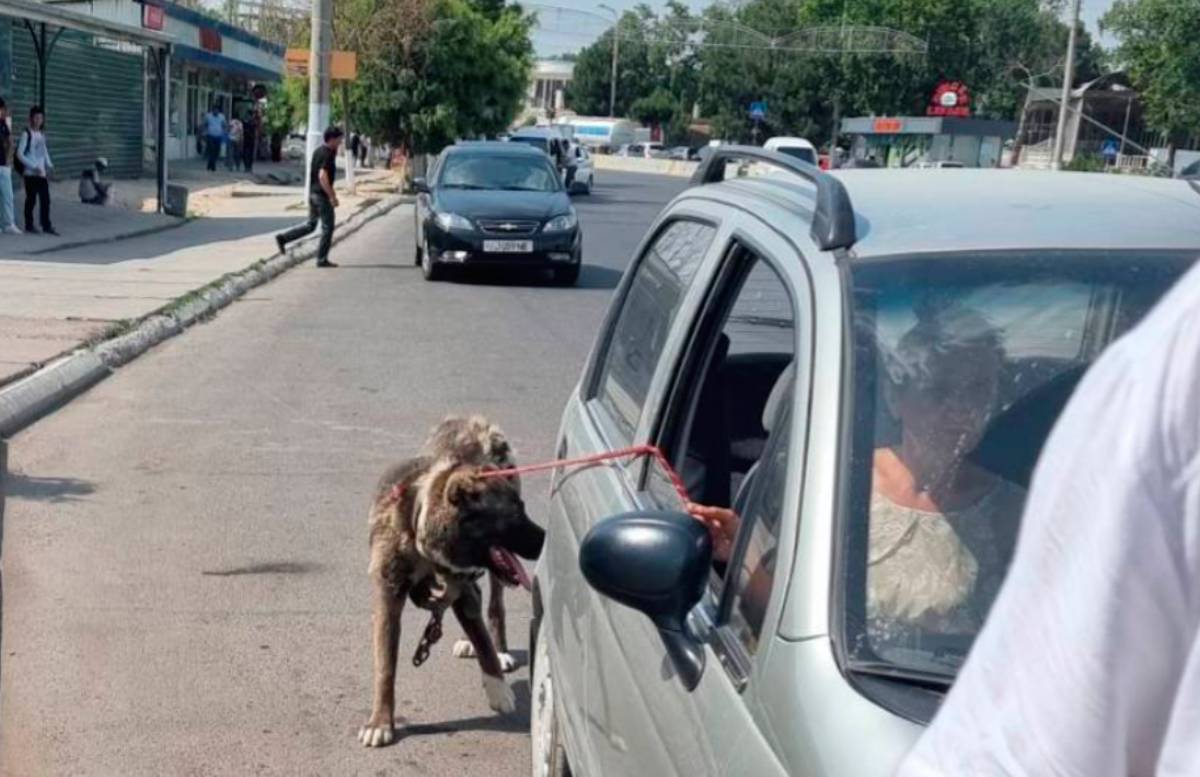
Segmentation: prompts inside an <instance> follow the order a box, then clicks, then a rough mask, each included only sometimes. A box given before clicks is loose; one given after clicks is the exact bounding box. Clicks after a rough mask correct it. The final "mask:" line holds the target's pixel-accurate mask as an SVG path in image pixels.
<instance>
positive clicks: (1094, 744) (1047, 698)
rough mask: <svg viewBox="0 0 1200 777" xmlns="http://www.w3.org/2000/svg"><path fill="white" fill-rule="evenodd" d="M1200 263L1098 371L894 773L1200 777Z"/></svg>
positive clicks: (1076, 400) (1061, 428) (1066, 423)
mask: <svg viewBox="0 0 1200 777" xmlns="http://www.w3.org/2000/svg"><path fill="white" fill-rule="evenodd" d="M1197 331H1200V267H1195V268H1193V269H1192V270H1191V271H1190V272H1189V273H1188V274H1187V275H1185V276H1184V277H1183V279H1182V280H1180V281H1179V282H1178V283H1177V284H1176V286H1175V288H1174V289H1172V290H1171V291H1170V292H1169V293H1168V294H1167V296H1166V297H1164V298H1163V300H1162V301H1161V302H1160V303H1159V305H1158V306H1157V307H1156V308H1155V309H1154V310H1152V311H1151V312H1150V314H1149V315H1148V316H1146V318H1145V320H1144V321H1142V323H1140V324H1139V325H1138V326H1137V327H1136V328H1134V329H1133V330H1132V331H1130V332H1129V334H1127V335H1126V336H1125V337H1123V338H1122V339H1121V340H1119V341H1117V342H1116V343H1114V344H1113V345H1112V346H1111V347H1109V348H1108V350H1107V351H1105V353H1104V354H1103V355H1102V356H1101V357H1100V358H1099V359H1098V360H1097V361H1096V363H1095V365H1094V366H1093V367H1092V368H1091V369H1090V370H1088V372H1087V375H1085V376H1084V378H1083V381H1082V382H1081V383H1080V384H1079V387H1078V388H1077V389H1076V390H1075V392H1074V394H1073V395H1072V396H1071V399H1070V402H1069V403H1068V404H1067V407H1066V409H1065V410H1064V411H1063V413H1062V415H1061V416H1060V418H1059V420H1058V422H1057V424H1056V425H1055V427H1054V430H1053V432H1052V433H1051V435H1050V438H1049V440H1048V441H1047V443H1046V447H1045V450H1044V451H1043V452H1042V455H1041V459H1040V461H1039V462H1038V464H1037V469H1036V470H1035V471H1034V475H1033V484H1032V486H1031V487H1030V490H1029V497H1028V500H1027V502H1026V506H1025V513H1024V517H1023V518H1022V521H1021V529H1020V537H1019V539H1018V541H1017V550H1016V554H1015V555H1014V556H1013V560H1012V565H1011V567H1010V568H1009V571H1008V576H1007V578H1006V579H1005V581H1004V585H1003V587H1002V588H1001V589H1000V594H999V596H998V597H997V598H996V601H995V604H994V605H993V606H992V610H991V613H990V614H989V615H988V617H987V620H986V622H985V623H984V626H983V629H982V630H981V631H980V633H979V636H978V637H977V638H976V640H975V643H974V645H973V646H972V647H971V652H970V655H969V656H968V657H967V661H966V663H965V664H964V665H963V667H962V669H961V671H960V672H959V675H958V679H957V680H956V681H955V683H954V687H953V688H952V689H951V690H950V693H949V694H948V695H947V696H946V699H945V701H944V702H943V703H942V705H941V709H940V710H939V711H938V713H937V715H936V717H935V718H934V720H933V723H932V725H930V727H929V728H928V729H927V730H926V731H925V733H924V735H923V736H922V737H921V739H920V740H919V741H918V743H917V745H916V747H915V749H914V750H913V752H912V753H911V754H910V755H909V756H908V758H907V760H906V761H905V762H904V764H903V765H902V766H901V767H900V770H899V771H898V772H897V777H958V776H959V775H980V777H992V776H993V775H995V776H996V777H1000V776H1003V777H1039V776H1040V775H1051V774H1053V775H1056V776H1057V777H1130V776H1131V775H1137V777H1143V776H1144V777H1151V776H1152V775H1157V777H1183V776H1184V775H1197V774H1200V466H1197V465H1198V463H1200V348H1197V341H1196V332H1197Z"/></svg>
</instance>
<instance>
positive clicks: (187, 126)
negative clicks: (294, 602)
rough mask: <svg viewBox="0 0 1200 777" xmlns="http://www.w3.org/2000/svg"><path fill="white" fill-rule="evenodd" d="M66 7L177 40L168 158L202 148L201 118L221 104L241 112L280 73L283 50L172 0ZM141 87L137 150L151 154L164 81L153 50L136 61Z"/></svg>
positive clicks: (94, 1)
mask: <svg viewBox="0 0 1200 777" xmlns="http://www.w3.org/2000/svg"><path fill="white" fill-rule="evenodd" d="M66 5H68V6H69V7H71V8H73V9H75V10H78V11H80V12H84V13H90V14H92V15H94V16H98V17H101V18H104V19H107V20H110V21H114V22H118V23H122V24H127V25H133V26H141V27H144V28H146V29H151V30H157V31H160V32H163V33H165V34H167V35H169V36H171V37H172V38H173V41H174V42H173V43H172V47H171V84H170V103H169V105H168V110H167V119H168V140H167V150H168V157H169V158H170V159H187V158H189V157H198V156H201V155H202V153H203V149H202V145H203V144H202V137H201V136H202V132H201V130H200V124H201V120H202V118H203V116H204V114H205V112H207V110H208V108H209V106H211V105H212V104H214V103H215V104H217V105H219V106H220V107H221V110H222V111H223V112H224V113H225V115H226V116H227V117H232V116H233V115H234V114H236V115H237V116H239V117H240V118H244V117H245V114H246V113H247V112H249V111H250V110H251V107H252V105H253V104H254V102H255V100H256V99H257V98H256V95H257V96H258V97H261V95H262V94H263V88H265V86H266V85H268V84H270V83H271V82H274V81H278V80H280V79H281V78H282V77H283V69H284V48H283V47H282V46H280V45H278V44H275V43H272V42H270V41H266V40H263V39H262V38H259V37H258V36H256V35H254V34H253V33H250V32H247V31H246V30H243V29H241V28H240V27H235V26H233V25H231V24H228V23H227V22H224V21H221V20H220V19H216V18H213V17H211V16H208V15H206V14H203V13H201V12H199V11H195V10H193V9H191V8H185V7H183V6H181V5H177V4H175V3H173V2H170V0H88V1H84V2H70V3H67V4H66ZM136 80H137V81H138V83H139V87H138V89H137V91H138V93H139V95H141V96H142V99H141V101H140V106H139V115H140V116H141V122H142V137H143V138H145V141H144V143H143V144H141V145H140V146H139V148H141V149H143V157H145V158H146V159H149V157H150V154H151V153H152V150H153V144H152V143H153V137H154V123H155V121H156V120H157V119H156V117H157V115H158V95H159V85H158V80H157V76H156V68H155V67H154V63H153V62H152V61H151V59H150V57H149V56H145V57H143V58H142V59H141V60H140V61H139V74H138V77H137V79H136Z"/></svg>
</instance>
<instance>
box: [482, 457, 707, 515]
mask: <svg viewBox="0 0 1200 777" xmlns="http://www.w3.org/2000/svg"><path fill="white" fill-rule="evenodd" d="M641 456H649V457H651V458H652V459H654V460H655V461H656V462H657V463H658V465H659V466H660V467H662V470H663V472H664V473H665V474H666V476H667V478H668V479H669V480H670V481H671V485H672V486H674V488H675V493H677V494H679V498H680V499H682V500H683V501H684V502H685V503H687V502H691V501H692V500H691V497H689V496H688V492H687V486H685V485H684V484H683V478H681V477H680V476H679V473H678V472H676V471H675V468H674V467H672V466H671V462H669V461H667V457H666V456H665V455H664V454H663V452H662V451H661V450H659V448H658V447H657V446H654V445H634V446H632V447H629V448H618V449H617V450H615V451H606V452H604V453H594V454H592V455H590V456H578V457H576V458H573V459H555V460H554V461H544V462H540V463H538V464H526V465H524V466H521V467H510V468H509V469H489V470H484V471H483V472H481V473H479V476H480V477H483V478H504V477H511V476H513V475H524V474H526V473H528V472H543V471H545V470H551V469H558V468H559V467H581V466H584V465H587V464H599V463H601V462H604V461H612V460H614V459H626V458H638V457H641Z"/></svg>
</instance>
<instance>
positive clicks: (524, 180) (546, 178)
mask: <svg viewBox="0 0 1200 777" xmlns="http://www.w3.org/2000/svg"><path fill="white" fill-rule="evenodd" d="M438 185H439V186H441V187H442V188H443V189H498V190H504V191H528V192H553V191H558V189H559V182H558V175H557V173H556V172H555V170H554V168H553V167H552V166H551V165H550V162H549V160H547V159H543V158H541V157H538V156H527V155H524V154H523V155H521V156H516V155H511V156H504V155H490V154H459V155H453V156H449V157H447V158H446V161H445V162H444V163H443V164H442V176H441V179H440V181H439V183H438Z"/></svg>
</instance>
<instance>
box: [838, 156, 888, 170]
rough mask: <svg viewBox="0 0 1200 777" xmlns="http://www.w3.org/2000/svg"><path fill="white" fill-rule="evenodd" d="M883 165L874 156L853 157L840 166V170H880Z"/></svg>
mask: <svg viewBox="0 0 1200 777" xmlns="http://www.w3.org/2000/svg"><path fill="white" fill-rule="evenodd" d="M881 167H883V165H881V164H879V160H878V159H875V158H874V157H859V156H856V157H851V158H850V159H847V160H846V161H845V162H843V163H842V164H841V166H840V167H838V169H839V170H878V169H879V168H881Z"/></svg>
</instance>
